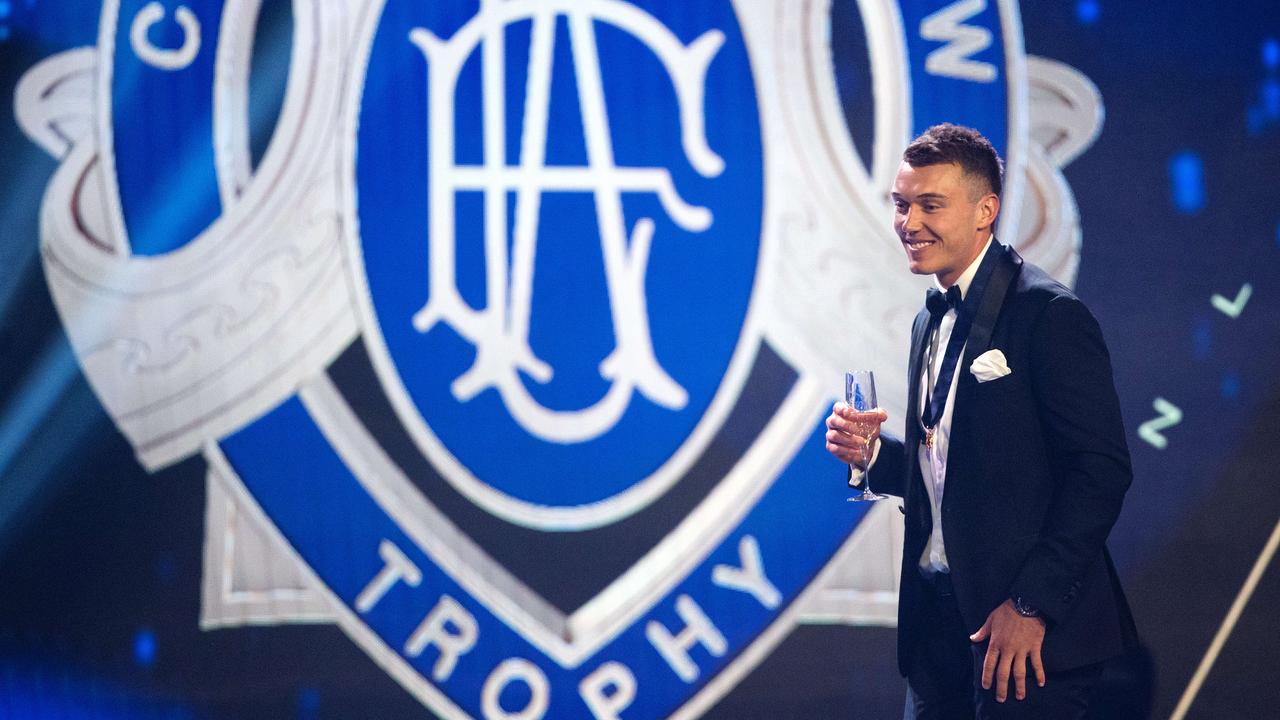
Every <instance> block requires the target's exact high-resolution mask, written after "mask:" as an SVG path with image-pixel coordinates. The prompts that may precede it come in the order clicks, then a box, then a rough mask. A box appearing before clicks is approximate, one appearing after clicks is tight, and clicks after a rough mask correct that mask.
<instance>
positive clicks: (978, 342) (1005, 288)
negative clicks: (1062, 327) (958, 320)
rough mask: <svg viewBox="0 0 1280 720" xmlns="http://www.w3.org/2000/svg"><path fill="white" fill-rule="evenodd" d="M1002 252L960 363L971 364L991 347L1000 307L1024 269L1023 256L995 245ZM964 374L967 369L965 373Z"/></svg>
mask: <svg viewBox="0 0 1280 720" xmlns="http://www.w3.org/2000/svg"><path fill="white" fill-rule="evenodd" d="M993 250H994V251H995V252H998V253H1000V256H999V257H998V258H997V262H996V266H995V267H994V268H992V270H991V279H989V280H988V281H987V286H986V288H985V289H984V290H983V293H982V297H981V298H979V303H978V311H977V314H976V315H975V316H974V318H973V325H971V326H970V327H969V336H968V337H967V338H965V345H964V355H963V356H962V357H961V364H960V367H962V368H967V367H968V366H969V364H970V363H971V362H973V358H976V357H978V356H979V355H981V354H982V353H984V352H986V351H987V350H988V346H989V345H990V344H991V332H992V331H993V330H994V329H995V326H996V320H997V319H998V318H999V317H1000V309H1001V308H1003V307H1004V300H1005V296H1006V295H1007V294H1008V292H1009V286H1010V285H1011V284H1013V279H1014V278H1015V277H1017V276H1018V272H1019V271H1020V270H1022V257H1021V256H1019V255H1018V253H1017V252H1015V251H1014V249H1013V248H1011V247H1009V246H1007V245H998V246H997V247H996V248H993ZM962 376H963V373H962Z"/></svg>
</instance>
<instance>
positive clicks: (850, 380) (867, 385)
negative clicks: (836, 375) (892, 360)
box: [844, 370, 889, 502]
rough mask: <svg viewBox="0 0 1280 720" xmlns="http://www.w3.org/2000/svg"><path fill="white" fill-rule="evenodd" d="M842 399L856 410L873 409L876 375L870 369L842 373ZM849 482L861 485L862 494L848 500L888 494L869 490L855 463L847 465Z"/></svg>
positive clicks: (874, 497) (868, 484) (867, 481)
mask: <svg viewBox="0 0 1280 720" xmlns="http://www.w3.org/2000/svg"><path fill="white" fill-rule="evenodd" d="M844 401H845V402H846V403H848V404H849V407H852V408H853V409H854V410H857V411H858V412H869V411H871V410H875V409H876V407H877V405H876V377H875V373H872V372H871V371H870V370H852V371H850V372H846V373H845V374H844ZM865 432H867V434H868V435H870V434H871V428H867V429H866V430H865ZM870 457H871V446H870V443H868V445H867V459H868V461H870ZM849 472H850V473H851V474H850V476H849V484H850V485H859V484H860V485H862V494H861V495H854V496H853V497H851V498H849V502H862V501H864V500H885V499H887V498H888V497H889V496H888V495H881V494H880V493H876V492H872V491H871V481H870V480H869V479H868V478H867V472H866V471H865V470H862V469H859V468H858V467H857V466H856V465H849Z"/></svg>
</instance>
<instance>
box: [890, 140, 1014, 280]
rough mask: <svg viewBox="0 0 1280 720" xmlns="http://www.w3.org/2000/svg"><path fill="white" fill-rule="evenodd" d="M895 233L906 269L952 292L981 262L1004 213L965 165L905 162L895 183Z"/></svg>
mask: <svg viewBox="0 0 1280 720" xmlns="http://www.w3.org/2000/svg"><path fill="white" fill-rule="evenodd" d="M892 198H893V207H894V214H893V229H894V230H895V231H896V232H897V233H898V239H899V240H901V241H902V247H903V248H904V249H905V250H906V251H907V266H908V267H909V268H910V270H911V272H913V273H915V274H917V275H933V276H935V277H937V278H938V282H939V283H940V284H941V285H942V286H943V287H951V286H952V285H954V284H955V282H956V280H957V279H959V277H960V275H961V274H962V273H963V272H964V270H965V268H967V267H969V264H970V263H972V262H973V260H974V258H976V257H978V253H979V252H980V251H981V250H982V246H983V245H984V244H986V242H987V238H988V237H989V236H990V235H991V229H992V226H993V224H994V223H995V220H996V215H997V214H998V213H999V212H1000V198H999V197H998V196H996V194H995V193H993V192H991V191H990V190H989V189H988V188H987V183H986V182H985V181H983V180H982V179H981V178H978V177H975V176H967V175H965V174H964V170H963V169H961V167H960V165H958V164H956V163H945V164H938V165H923V166H920V167H914V166H912V165H910V164H909V163H906V162H903V163H902V165H901V166H899V167H898V177H897V179H895V180H894V182H893V193H892Z"/></svg>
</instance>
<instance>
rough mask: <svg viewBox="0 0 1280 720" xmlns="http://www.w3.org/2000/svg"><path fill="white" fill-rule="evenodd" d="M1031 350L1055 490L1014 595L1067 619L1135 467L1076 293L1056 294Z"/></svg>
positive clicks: (1094, 326) (1090, 321)
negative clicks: (1131, 462) (1072, 294)
mask: <svg viewBox="0 0 1280 720" xmlns="http://www.w3.org/2000/svg"><path fill="white" fill-rule="evenodd" d="M1031 353H1032V357H1031V366H1032V369H1031V372H1032V386H1033V388H1034V392H1035V395H1036V402H1037V407H1038V412H1039V417H1040V423H1041V427H1042V429H1043V432H1044V436H1045V442H1046V449H1047V452H1048V454H1049V460H1050V463H1051V465H1052V477H1053V480H1054V488H1053V491H1052V496H1051V500H1050V506H1049V509H1048V513H1047V515H1046V520H1045V524H1044V527H1043V530H1042V532H1041V534H1040V539H1039V540H1038V541H1037V543H1036V544H1035V545H1034V546H1033V547H1032V548H1031V550H1030V552H1029V553H1028V555H1027V558H1026V560H1025V561H1024V563H1023V565H1022V567H1021V569H1020V570H1019V572H1018V575H1017V577H1016V579H1015V581H1014V584H1013V587H1012V594H1013V595H1015V596H1021V597H1023V598H1024V599H1025V600H1026V601H1027V602H1028V603H1030V604H1031V605H1033V606H1034V607H1036V608H1037V609H1039V610H1040V611H1041V612H1042V613H1043V614H1044V615H1045V616H1047V617H1048V618H1049V619H1050V620H1061V619H1062V618H1064V617H1065V616H1066V615H1067V614H1068V613H1069V612H1070V609H1071V604H1072V602H1073V600H1074V599H1075V597H1076V595H1077V592H1078V590H1079V588H1080V585H1081V583H1082V578H1083V577H1084V574H1085V572H1086V570H1088V568H1089V566H1090V565H1091V564H1092V563H1094V562H1095V561H1097V559H1098V558H1099V557H1100V556H1101V554H1102V552H1103V545H1104V543H1105V542H1106V539H1107V535H1108V534H1109V533H1110V532H1111V527H1112V525H1114V524H1115V521H1116V518H1117V517H1118V516H1119V514H1120V505H1121V502H1122V500H1123V498H1124V494H1125V491H1126V490H1128V488H1129V484H1130V482H1131V481H1132V478H1133V471H1132V467H1131V465H1130V461H1129V449H1128V446H1127V444H1126V442H1125V433H1124V423H1123V421H1122V419H1121V417H1120V402H1119V399H1118V398H1117V397H1116V391H1115V383H1114V381H1113V379H1112V373H1111V358H1110V355H1109V354H1108V352H1107V347H1106V343H1105V342H1104V341H1103V338H1102V331H1101V329H1100V328H1099V327H1098V323H1097V321H1096V320H1095V319H1094V317H1093V315H1092V314H1090V312H1089V311H1088V309H1086V308H1085V306H1084V305H1083V304H1082V303H1081V302H1080V301H1079V300H1077V299H1076V298H1074V297H1071V296H1067V295H1063V296H1058V297H1055V298H1054V299H1053V300H1052V301H1050V302H1049V304H1048V307H1047V308H1046V310H1045V312H1044V314H1043V315H1042V317H1041V319H1040V321H1039V322H1038V323H1037V324H1036V326H1035V330H1034V331H1033V337H1032V345H1031Z"/></svg>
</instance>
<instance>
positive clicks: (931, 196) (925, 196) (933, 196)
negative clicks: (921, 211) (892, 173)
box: [889, 191, 947, 200]
mask: <svg viewBox="0 0 1280 720" xmlns="http://www.w3.org/2000/svg"><path fill="white" fill-rule="evenodd" d="M889 196H890V197H892V198H893V199H894V200H905V199H906V196H905V195H903V194H902V193H899V192H896V191H895V192H891V193H889ZM916 199H917V200H946V199H947V196H946V195H943V194H942V193H934V192H929V193H922V194H920V195H917V196H916Z"/></svg>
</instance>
